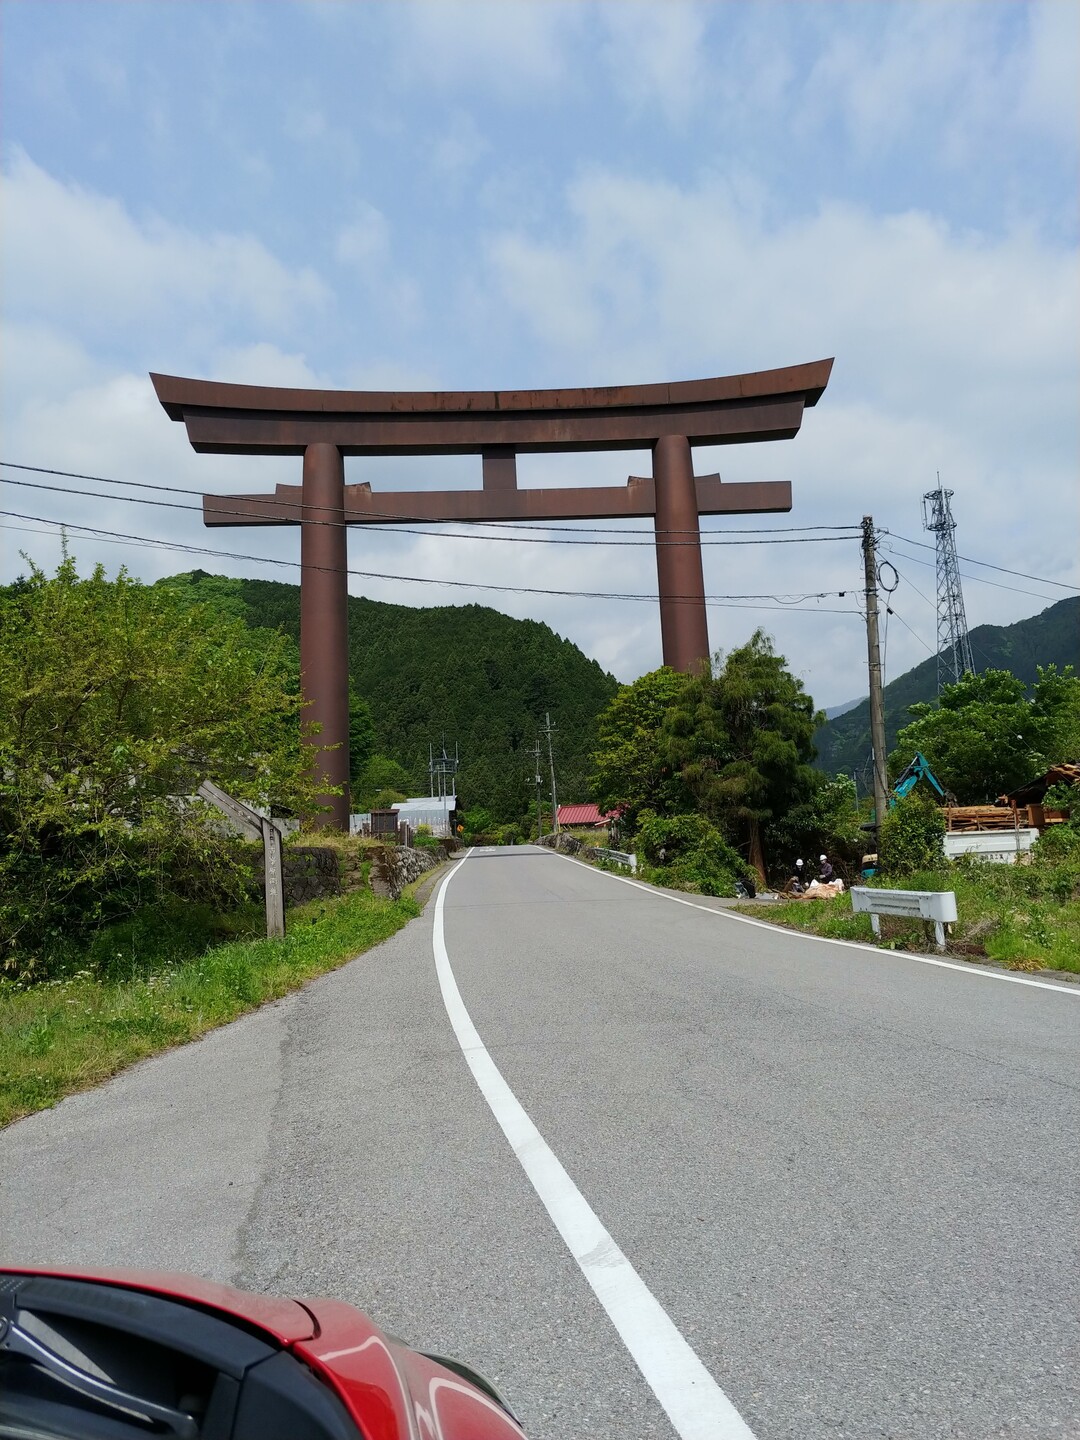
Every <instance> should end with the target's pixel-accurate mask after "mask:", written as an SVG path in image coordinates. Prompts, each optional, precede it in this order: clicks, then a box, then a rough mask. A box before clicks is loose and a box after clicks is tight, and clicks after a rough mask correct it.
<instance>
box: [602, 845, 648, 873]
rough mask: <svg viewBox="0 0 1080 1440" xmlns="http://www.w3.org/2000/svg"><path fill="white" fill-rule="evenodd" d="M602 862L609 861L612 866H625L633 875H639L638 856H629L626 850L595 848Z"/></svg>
mask: <svg viewBox="0 0 1080 1440" xmlns="http://www.w3.org/2000/svg"><path fill="white" fill-rule="evenodd" d="M594 848H595V850H596V853H597V855H599V856H600V859H601V860H608V861H610V862H611V864H612V865H625V866H626V868H627V870H629V871H630V874H631V875H636V874H637V856H636V855H628V854H627V852H626V851H625V850H604V849H603V848H602V847H601V846H599V845H597V846H595V847H594Z"/></svg>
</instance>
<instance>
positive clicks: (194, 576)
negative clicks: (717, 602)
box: [158, 570, 618, 820]
mask: <svg viewBox="0 0 1080 1440" xmlns="http://www.w3.org/2000/svg"><path fill="white" fill-rule="evenodd" d="M158 583H159V584H164V585H168V586H169V587H170V588H175V589H178V590H180V589H183V590H184V591H186V593H188V594H190V595H191V598H192V599H198V600H200V601H206V602H208V603H212V604H214V605H217V606H220V607H222V608H225V609H228V610H230V611H232V612H233V613H235V614H241V615H243V617H244V618H245V619H246V620H247V621H248V623H249V624H250V625H253V626H265V627H267V628H270V629H274V630H277V629H281V630H282V631H284V632H285V633H286V634H287V635H290V636H292V638H293V639H294V640H295V641H296V642H297V644H298V645H299V638H300V589H299V586H297V585H283V584H279V583H277V582H276V581H271V580H234V579H226V578H224V577H221V576H212V575H207V574H206V573H205V572H203V571H198V570H196V571H193V572H192V573H191V574H190V575H179V576H172V577H170V578H169V579H168V580H165V581H159V582H158ZM189 587H190V588H189ZM349 675H350V680H351V684H352V688H353V689H354V690H355V692H356V693H357V694H358V695H360V696H361V697H362V698H363V699H364V700H366V701H367V702H368V704H369V705H370V707H371V712H372V716H373V719H374V722H375V737H376V744H375V749H376V751H377V753H379V754H381V755H386V756H389V757H390V758H391V759H394V760H396V761H398V762H399V764H401V765H403V766H404V768H405V769H406V771H407V772H408V774H409V778H410V781H411V788H410V793H412V794H418V795H422V794H426V793H427V790H428V769H427V765H428V746H429V745H434V746H436V747H438V746H440V745H441V743H442V741H443V739H444V737H445V740H446V744H447V748H448V749H449V751H450V753H451V754H453V750H454V746H455V744H456V745H457V746H458V748H459V751H460V756H461V768H460V770H459V772H458V783H457V791H458V795H459V796H460V797H461V800H462V802H463V804H465V805H467V806H470V807H471V806H476V805H482V806H484V807H485V808H487V809H489V810H491V811H492V812H493V813H494V814H495V816H496V817H498V818H501V819H505V820H511V819H515V818H517V817H518V816H520V815H522V814H523V813H524V812H525V809H526V806H527V804H528V801H529V799H530V798H535V794H536V790H535V785H534V783H533V774H534V768H533V759H532V747H533V744H534V743H535V740H536V737H537V733H538V723H539V724H543V720H544V713H545V711H550V713H551V719H552V721H553V723H554V725H555V727H556V729H555V736H554V749H555V765H556V776H557V780H558V785H559V797H560V800H582V799H586V798H587V790H586V779H587V777H588V774H589V758H588V757H589V754H590V752H591V750H592V748H593V743H594V735H595V724H596V717H597V715H598V714H599V712H600V711H601V710H602V709H603V708H604V706H605V705H606V704H607V702H608V701H609V700H610V699H611V697H612V696H613V695H614V694H615V691H616V690H617V689H618V682H617V681H616V680H615V678H614V677H613V676H611V675H608V674H607V673H606V672H605V671H603V670H602V669H601V668H600V666H599V665H598V664H597V663H596V662H595V660H590V659H588V658H587V657H586V656H585V655H583V654H582V652H581V651H580V650H579V649H578V648H577V646H576V645H573V644H571V642H570V641H569V640H563V639H562V638H560V636H558V635H556V634H555V632H554V631H553V630H552V629H550V627H549V626H547V625H542V624H540V623H538V622H537V621H535V620H513V619H511V618H510V617H509V616H507V615H501V614H499V612H498V611H497V610H491V609H489V608H488V607H486V606H483V605H445V606H438V607H434V608H430V609H414V608H413V607H411V606H408V605H387V604H383V603H381V602H380V601H376V600H367V599H363V598H362V597H359V596H350V597H349ZM544 773H545V775H546V774H547V768H546V749H545V763H544Z"/></svg>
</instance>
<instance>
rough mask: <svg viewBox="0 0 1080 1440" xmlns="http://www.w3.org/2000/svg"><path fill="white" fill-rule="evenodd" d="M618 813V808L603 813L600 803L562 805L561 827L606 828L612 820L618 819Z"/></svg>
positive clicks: (560, 810)
mask: <svg viewBox="0 0 1080 1440" xmlns="http://www.w3.org/2000/svg"><path fill="white" fill-rule="evenodd" d="M618 813H619V812H618V811H617V810H608V811H606V812H605V813H604V814H603V815H601V813H600V807H599V806H598V805H560V806H559V828H560V829H564V828H565V829H574V828H577V829H584V828H585V827H586V826H592V827H593V828H595V829H597V830H605V829H607V827H608V825H609V824H610V823H611V821H612V820H615V819H617V817H618Z"/></svg>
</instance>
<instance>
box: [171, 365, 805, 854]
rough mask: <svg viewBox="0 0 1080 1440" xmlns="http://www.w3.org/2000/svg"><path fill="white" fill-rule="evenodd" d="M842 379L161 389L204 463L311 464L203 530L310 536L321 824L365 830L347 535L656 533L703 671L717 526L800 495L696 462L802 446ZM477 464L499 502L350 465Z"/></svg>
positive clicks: (306, 638)
mask: <svg viewBox="0 0 1080 1440" xmlns="http://www.w3.org/2000/svg"><path fill="white" fill-rule="evenodd" d="M831 369H832V361H831V360H822V361H817V362H815V363H813V364H810V365H801V366H792V367H789V368H788V369H786V370H770V371H761V372H757V373H754V374H747V375H734V376H724V377H720V378H718V379H714V380H703V381H683V382H679V383H676V384H671V385H645V386H636V387H614V386H613V387H608V388H605V389H598V390H547V391H545V390H534V391H526V392H521V393H512V392H501V391H492V392H483V391H482V392H466V393H459V394H455V393H446V392H440V393H433V394H415V393H411V392H397V393H376V392H367V391H357V392H345V391H296V390H280V389H272V388H268V387H262V386H244V385H226V384H220V383H217V382H213V381H204V380H186V379H181V378H178V377H175V376H166V375H152V376H151V379H152V380H153V383H154V388H155V390H156V391H157V395H158V398H159V400H160V401H161V403H162V405H163V406H164V408H165V410H166V411H167V413H168V414H169V416H170V418H172V419H174V420H183V421H184V422H185V424H186V427H187V431H188V436H189V439H190V440H191V443H192V445H193V447H194V448H195V449H196V450H198V451H203V452H208V453H215V454H282V453H285V454H294V455H295V454H299V455H302V456H303V477H302V484H301V485H300V486H295V485H279V486H277V488H276V491H275V493H274V494H273V495H229V496H220V495H206V496H204V500H203V518H204V522H205V523H206V524H207V525H209V526H222V525H227V526H244V525H299V526H300V557H301V572H300V573H301V579H300V664H301V672H302V683H303V687H304V694H305V697H306V699H307V700H308V701H309V703H310V710H309V716H310V718H311V719H312V720H313V721H315V722H317V724H318V725H319V727H320V730H319V734H318V736H317V738H316V739H315V741H314V748H315V754H314V760H313V763H314V764H315V765H316V767H317V770H318V773H319V774H320V776H321V777H322V779H323V781H324V783H325V785H326V787H327V793H326V794H325V795H324V797H323V799H324V801H325V803H326V804H327V807H328V808H327V811H326V812H325V814H324V816H323V817H322V819H321V821H320V822H317V823H321V824H324V825H328V826H333V827H336V828H340V829H347V828H348V823H349V799H348V780H349V754H348V743H349V718H348V634H347V623H348V622H347V615H348V577H347V568H348V566H347V558H346V533H347V532H346V527H347V526H349V525H379V524H383V525H389V524H394V523H401V522H402V521H412V522H416V523H420V524H424V523H428V524H430V523H432V522H436V523H438V522H447V521H451V522H458V523H462V522H465V523H467V522H469V521H473V522H476V521H480V522H483V521H493V520H540V519H560V520H583V519H614V518H628V517H647V516H652V517H653V519H654V524H655V529H656V568H657V580H658V590H659V599H660V628H661V635H662V640H663V655H664V663H665V664H666V665H670V666H672V667H673V668H674V669H678V670H684V671H687V672H690V671H694V670H696V669H698V668H699V667H701V666H702V665H705V664H707V662H708V657H709V634H708V623H707V617H706V609H705V585H704V577H703V573H702V564H701V543H700V534H699V516H700V515H717V514H763V513H777V512H786V511H788V510H790V509H791V486H790V485H789V484H788V483H786V482H782V481H769V482H758V483H755V484H731V483H721V480H720V476H719V475H705V476H697V477H695V475H694V470H693V460H692V453H691V447H692V445H694V444H699V445H704V444H710V445H719V444H739V443H747V442H754V441H761V440H774V439H790V438H792V437H793V436H794V435H795V434H797V432H798V429H799V426H800V423H801V420H802V412H803V409H804V407H805V406H807V405H815V404H816V403H817V401H818V400H819V399H820V397H821V394H822V392H823V391H824V389H825V386H826V384H827V382H828V378H829V373H830V371H831ZM639 448H648V449H650V450H651V452H652V456H653V474H652V475H651V476H647V477H635V476H631V477H630V479H629V480H628V482H627V483H626V484H625V485H623V486H608V487H600V488H587V489H551V490H548V489H539V490H519V489H518V488H517V474H516V455H517V454H518V453H519V452H521V453H528V452H534V453H535V452H560V451H575V450H619V449H639ZM462 453H473V454H480V455H481V457H482V460H483V488H482V489H481V490H456V491H417V492H409V493H396V492H383V493H381V494H380V493H378V492H373V491H372V489H371V487H370V485H346V484H345V473H344V459H343V457H344V456H345V455H387V454H410V455H438V454H462ZM331 789H336V790H337V791H338V793H337V794H331V793H329V792H330V790H331Z"/></svg>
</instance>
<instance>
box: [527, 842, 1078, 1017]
mask: <svg viewBox="0 0 1080 1440" xmlns="http://www.w3.org/2000/svg"><path fill="white" fill-rule="evenodd" d="M549 854H552V855H554V856H555V858H556V859H557V860H565V861H567V863H568V864H570V865H580V866H581V867H582V869H584V870H589V871H591V873H592V874H593V875H606V876H607V878H608V879H609V880H617V881H618V882H619V884H620V885H632V886H633V887H634V889H635V890H644V891H645V894H646V895H655V896H656V897H657V899H659V900H671V901H672V902H673V903H674V904H676V905H688V906H689V907H690V909H691V910H702V911H704V913H705V914H706V915H719V916H721V917H722V918H723V919H724V920H739V921H741V922H742V923H743V924H744V925H756V926H757V928H758V929H759V930H771V931H772V933H773V934H774V935H775V934H777V933H778V932H779V933H781V934H784V935H792V936H794V937H796V938H797V939H799V940H816V941H817V942H818V944H819V945H843V946H845V947H846V948H847V949H848V950H864V951H865V952H866V953H867V954H868V955H876V956H877V957H878V959H879V960H883V959H885V957H886V956H888V957H889V958H890V959H893V960H915V961H917V962H918V964H920V965H936V966H938V968H939V969H941V970H956V971H957V972H958V973H959V974H961V975H969V976H971V977H972V978H973V979H975V980H1004V981H1005V982H1006V983H1007V984H1009V985H1028V986H1031V987H1033V988H1034V989H1036V990H1053V991H1054V992H1055V994H1057V995H1072V996H1073V997H1078V996H1080V985H1077V986H1076V987H1075V988H1072V987H1070V986H1069V985H1067V984H1065V985H1054V984H1052V983H1051V982H1050V981H1048V980H1029V979H1027V978H1026V977H1025V976H1023V975H999V974H998V973H997V971H996V970H983V969H981V968H980V967H979V966H978V965H958V964H957V963H956V962H955V961H954V960H935V959H934V958H933V957H932V956H930V955H914V954H912V952H911V951H910V950H882V949H879V947H878V946H877V945H864V944H863V942H862V941H861V940H837V939H836V937H835V936H833V935H812V934H811V933H810V932H809V931H807V930H789V929H788V927H787V926H786V925H774V924H770V923H769V921H768V920H755V919H754V918H753V916H752V915H736V914H733V912H732V911H730V910H714V909H713V907H712V906H711V905H699V904H698V903H697V901H696V900H684V899H683V898H682V896H680V895H669V894H668V893H667V891H666V890H658V889H657V888H656V886H655V885H644V884H642V882H641V881H640V880H631V879H629V878H628V877H627V876H626V875H613V874H612V873H611V871H610V870H598V869H597V867H596V866H595V865H588V864H586V862H585V861H584V860H575V859H573V858H572V857H571V856H570V855H560V854H559V853H558V851H557V850H552V851H549Z"/></svg>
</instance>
